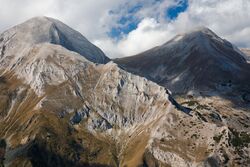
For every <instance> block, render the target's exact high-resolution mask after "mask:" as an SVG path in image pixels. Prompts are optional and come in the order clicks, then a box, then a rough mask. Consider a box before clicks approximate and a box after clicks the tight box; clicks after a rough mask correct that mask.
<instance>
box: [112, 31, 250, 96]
mask: <svg viewBox="0 0 250 167" xmlns="http://www.w3.org/2000/svg"><path fill="white" fill-rule="evenodd" d="M115 62H117V63H118V64H120V65H121V66H122V67H123V68H124V69H126V70H128V71H130V72H133V73H135V74H138V75H141V76H144V77H146V78H148V79H150V80H152V81H154V82H156V83H158V84H160V85H162V86H164V87H167V88H168V89H170V90H171V91H172V92H173V93H175V94H183V93H189V94H199V93H200V92H202V93H203V94H210V93H211V92H213V91H214V90H215V91H217V92H218V91H221V92H224V91H225V90H229V91H232V90H234V89H242V90H243V89H244V90H245V89H248V90H249V89H250V88H249V83H250V77H249V76H250V65H249V63H247V61H246V59H245V58H244V54H243V53H242V52H241V51H240V50H239V49H238V48H237V47H236V46H234V45H233V44H231V43H230V42H228V41H227V40H225V39H222V38H220V37H219V36H217V35H216V34H215V33H214V32H212V31H211V30H210V29H208V28H204V27H202V28H199V29H195V30H193V31H191V32H189V33H186V34H180V35H177V36H175V37H174V38H173V39H171V40H170V41H168V42H166V43H165V44H163V45H162V46H158V47H155V48H153V49H150V50H148V51H145V52H143V53H140V54H138V55H135V56H131V57H125V58H121V59H116V60H115Z"/></svg>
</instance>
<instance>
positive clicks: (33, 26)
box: [1, 16, 109, 63]
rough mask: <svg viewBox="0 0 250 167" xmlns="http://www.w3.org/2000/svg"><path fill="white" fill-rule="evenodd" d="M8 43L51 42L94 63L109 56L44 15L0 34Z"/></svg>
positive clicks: (68, 28)
mask: <svg viewBox="0 0 250 167" xmlns="http://www.w3.org/2000/svg"><path fill="white" fill-rule="evenodd" d="M1 37H3V39H5V41H9V42H8V43H9V44H10V43H12V45H14V46H17V47H18V46H19V48H25V46H30V45H31V46H32V45H35V44H40V43H52V44H56V45H61V46H63V47H64V48H66V49H68V50H70V51H74V52H77V53H79V54H80V55H82V56H84V57H85V58H86V59H88V60H90V61H92V62H94V63H107V62H108V61H109V58H107V57H106V56H105V54H104V53H103V52H102V51H101V50H100V49H99V48H98V47H96V46H95V45H93V44H92V43H90V42H89V41H88V40H87V39H86V38H85V37H84V36H83V35H82V34H81V33H79V32H77V31H76V30H74V29H72V28H70V27H69V26H67V25H66V24H64V23H62V22H61V21H59V20H56V19H53V18H49V17H46V16H39V17H34V18H31V19H29V20H27V21H26V22H24V23H22V24H19V25H17V26H15V27H13V28H11V29H9V30H7V31H5V32H4V33H3V34H1Z"/></svg>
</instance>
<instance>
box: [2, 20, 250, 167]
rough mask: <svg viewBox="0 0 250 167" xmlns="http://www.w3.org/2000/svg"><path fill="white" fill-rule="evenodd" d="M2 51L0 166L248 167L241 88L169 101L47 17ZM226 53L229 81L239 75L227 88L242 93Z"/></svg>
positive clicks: (149, 82) (13, 35) (8, 38)
mask: <svg viewBox="0 0 250 167" xmlns="http://www.w3.org/2000/svg"><path fill="white" fill-rule="evenodd" d="M194 35H195V34H194ZM77 36H78V37H79V38H75V37H77ZM221 45H222V44H221ZM168 47H169V46H168ZM187 47H188V46H187ZM190 47H191V46H190ZM0 51H1V52H0V53H1V55H0V139H1V141H0V165H1V164H3V165H4V166H8V167H15V166H24V167H41V166H42V167H45V166H48V167H52V166H53V167H56V166H58V167H61V166H69V167H71V166H79V167H80V166H103V167H106V166H121V167H135V166H150V167H154V166H155V167H156V166H167V167H168V166H180V167H196V166H197V167H198V166H200V167H202V166H211V167H214V166H249V164H250V157H249V155H250V145H249V143H250V134H249V131H250V121H249V120H250V113H249V108H250V97H249V92H247V91H248V87H247V85H246V86H245V87H244V90H239V89H238V84H235V85H236V86H235V89H231V88H230V86H229V85H226V86H227V87H229V88H230V89H228V90H227V89H225V90H226V91H225V92H224V93H223V95H221V90H220V93H219V94H218V93H215V94H214V95H213V94H209V96H208V95H206V96H201V95H200V94H199V95H197V94H185V93H181V94H178V96H177V95H175V93H174V91H172V90H171V89H170V91H172V92H173V95H172V94H171V93H170V91H169V90H167V89H166V87H167V85H163V84H161V82H156V81H155V80H154V79H151V78H149V77H148V75H144V76H142V73H140V74H139V75H141V76H139V75H138V74H136V73H135V71H130V70H129V69H126V68H124V66H123V65H121V64H119V65H117V64H116V63H114V62H113V61H109V59H108V58H107V57H106V56H105V55H104V53H103V52H102V51H101V50H100V49H98V48H97V47H95V46H94V45H93V44H91V43H90V42H88V41H87V39H86V38H84V37H83V36H82V35H79V33H78V32H76V31H74V30H72V29H71V28H69V27H68V26H66V25H64V24H63V23H61V22H59V21H57V20H54V19H51V18H47V17H38V18H33V19H31V20H28V21H27V22H25V23H23V24H21V25H18V26H15V27H13V28H11V29H9V30H7V31H5V32H3V33H2V34H1V35H0ZM176 52H177V51H176ZM227 53H229V54H228V55H226V56H229V57H230V56H231V55H232V58H228V59H230V60H232V61H235V62H236V63H234V64H232V66H233V67H235V66H236V67H237V68H236V67H235V69H236V70H237V71H234V70H235V69H232V68H229V71H232V73H236V72H237V73H239V75H237V76H236V78H235V80H234V79H232V84H234V83H235V82H234V81H237V82H238V83H239V85H245V82H248V80H245V79H246V78H247V77H248V78H249V76H245V75H248V72H247V71H246V70H245V68H248V65H247V63H246V61H245V59H244V58H242V57H241V56H240V55H238V54H236V53H234V52H233V53H231V50H230V48H228V50H227ZM156 56H157V55H156ZM197 56H198V55H197ZM237 56H238V57H237ZM228 59H226V62H230V63H231V61H229V60H228ZM143 60H144V59H143ZM161 60H164V59H163V58H162V59H161ZM216 60H217V59H216V58H215V60H213V61H212V62H211V63H214V62H216ZM223 60H224V59H223ZM108 61H109V62H108ZM115 62H116V61H115ZM152 63H154V67H155V68H157V67H156V62H152ZM158 63H159V62H158ZM178 63H181V62H178ZM159 66H161V65H159ZM205 66H206V63H204V64H203V67H205ZM121 67H122V68H121ZM223 68H224V67H223ZM242 68H243V69H242ZM164 70H165V69H164ZM127 71H130V72H132V73H130V72H127ZM227 72H228V71H227ZM162 73H163V72H162ZM155 74H156V73H155ZM159 74H161V73H159ZM198 74H199V73H197V75H198ZM220 74H221V73H220V72H219V73H218V75H220ZM223 74H224V73H223ZM193 75H194V74H193ZM207 75H208V74H207ZM231 75H232V74H228V75H226V74H225V75H223V76H221V77H220V78H223V77H224V76H226V77H231ZM207 78H209V76H207ZM215 78H216V79H217V78H219V76H218V77H215ZM226 79H227V80H228V78H226ZM191 81H192V80H189V81H188V82H191ZM212 81H213V80H212ZM212 81H211V82H210V83H213V82H212ZM201 83H203V82H201ZM183 84H186V83H183ZM222 86H223V85H222ZM167 88H168V87H167ZM170 88H172V87H170ZM174 88H175V87H174ZM181 88H182V87H181ZM212 88H213V87H212ZM233 88H234V87H233ZM236 88H237V89H236ZM197 89H198V88H197ZM173 90H174V89H173ZM182 90H185V92H186V90H188V87H187V88H186V89H182ZM198 90H199V91H200V89H198ZM207 90H209V91H210V90H211V87H210V85H209V89H207ZM213 91H214V92H215V90H213ZM211 92H212V91H211ZM173 97H174V98H175V100H176V101H177V102H178V103H177V102H175V100H173ZM185 107H186V108H185ZM183 109H192V111H191V112H190V114H186V113H185V112H183V111H185V110H183Z"/></svg>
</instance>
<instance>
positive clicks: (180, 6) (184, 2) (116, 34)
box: [107, 0, 188, 40]
mask: <svg viewBox="0 0 250 167" xmlns="http://www.w3.org/2000/svg"><path fill="white" fill-rule="evenodd" d="M153 1H154V2H153ZM153 1H152V2H153V3H154V4H155V3H158V2H162V0H153ZM125 5H128V4H125ZM142 8H144V4H143V3H137V4H134V5H133V6H129V5H128V9H127V15H125V16H122V17H121V18H119V20H118V21H117V25H116V26H114V27H111V29H110V31H109V32H107V33H108V35H109V36H110V37H111V38H114V39H116V40H119V39H120V38H121V37H122V36H124V35H126V34H128V33H130V32H131V31H133V30H135V29H136V28H137V26H138V24H139V23H140V22H141V20H142V19H143V18H141V19H140V18H137V17H136V13H137V12H138V11H140V10H141V9H142ZM187 8H188V0H175V3H174V4H173V5H170V6H168V7H166V9H165V11H164V19H165V20H166V21H171V20H174V19H176V18H177V17H178V15H179V14H180V13H182V12H185V11H186V10H187ZM109 13H110V15H113V14H117V12H115V11H112V10H111V11H110V12H109ZM155 19H156V20H158V19H159V18H158V17H157V16H156V18H155Z"/></svg>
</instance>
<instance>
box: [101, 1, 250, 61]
mask: <svg viewBox="0 0 250 167" xmlns="http://www.w3.org/2000/svg"><path fill="white" fill-rule="evenodd" d="M199 26H206V27H208V28H210V29H212V30H213V31H214V32H215V33H217V34H218V35H219V36H221V37H222V38H225V39H228V40H229V41H231V42H232V43H234V44H236V45H237V46H239V47H250V38H249V36H250V1H248V0H190V1H189V8H188V9H187V10H186V11H185V12H183V13H180V14H179V16H178V17H177V19H176V20H173V21H168V22H166V21H162V20H160V22H156V20H155V19H153V18H151V19H148V18H145V19H143V20H142V21H141V23H140V24H139V25H138V28H137V29H136V30H134V31H132V32H130V33H129V34H128V35H127V36H125V37H124V38H123V39H121V40H120V41H118V42H114V41H113V42H111V40H109V42H108V43H109V47H106V41H108V40H107V39H105V40H98V41H96V44H97V45H98V46H100V47H101V48H103V49H104V50H105V51H106V52H107V53H108V55H111V57H121V56H129V55H134V54H136V53H140V52H142V51H145V50H146V49H149V48H152V47H154V46H157V45H160V44H162V43H165V42H166V41H167V40H169V39H170V38H172V37H173V36H174V35H176V34H178V33H184V32H187V31H190V30H191V29H194V28H196V27H199ZM145 28H146V30H145ZM111 44H113V45H111ZM111 46H112V47H111ZM113 50H115V52H113ZM112 53H115V54H112ZM118 53H119V54H118Z"/></svg>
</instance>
